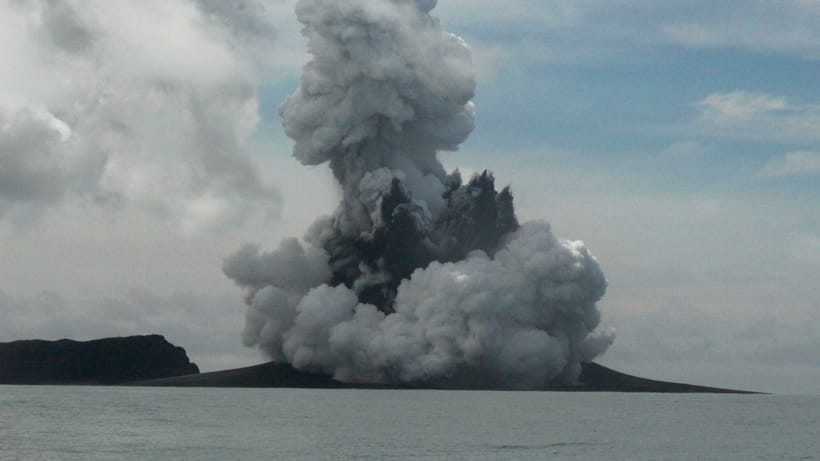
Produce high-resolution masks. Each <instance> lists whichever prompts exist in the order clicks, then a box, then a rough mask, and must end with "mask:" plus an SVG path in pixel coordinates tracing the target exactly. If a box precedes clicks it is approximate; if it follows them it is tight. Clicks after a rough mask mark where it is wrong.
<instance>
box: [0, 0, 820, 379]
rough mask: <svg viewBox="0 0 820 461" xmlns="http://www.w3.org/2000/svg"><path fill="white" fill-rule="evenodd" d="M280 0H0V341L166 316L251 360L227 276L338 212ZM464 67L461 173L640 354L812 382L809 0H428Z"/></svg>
mask: <svg viewBox="0 0 820 461" xmlns="http://www.w3.org/2000/svg"><path fill="white" fill-rule="evenodd" d="M294 3H295V2H294V1H291V0H286V1H280V0H267V1H254V0H237V1H233V2H223V1H219V0H146V1H143V2H125V1H122V2H120V1H103V0H87V1H71V0H0V62H2V65H0V341H11V340H15V339H23V338H44V339H59V338H63V337H68V338H74V339H92V338H97V337H104V336H114V335H128V334H147V333H161V334H164V335H165V336H166V337H167V338H168V339H169V340H170V341H171V342H173V343H175V344H178V345H181V346H183V347H185V348H186V350H187V351H188V354H189V356H190V357H191V358H192V360H193V361H195V362H196V363H198V364H199V365H200V367H201V368H202V369H203V370H206V371H207V370H216V369H221V368H225V367H235V366H242V365H248V364H254V363H259V362H261V361H263V360H264V357H263V356H262V355H261V354H260V353H259V352H258V351H255V350H252V349H247V348H244V347H243V346H242V345H241V342H240V332H241V329H242V325H243V323H244V320H243V315H244V306H243V302H242V292H241V290H240V289H239V288H237V287H235V286H234V285H233V284H232V282H231V281H230V280H229V279H228V278H227V277H225V276H224V275H223V274H222V271H221V264H222V260H223V258H224V257H226V256H228V255H229V254H231V253H234V252H235V251H236V250H237V249H238V248H240V247H241V246H242V245H243V244H244V243H246V242H255V243H259V244H260V245H261V246H263V247H265V248H273V247H275V246H276V245H278V242H279V241H280V240H281V239H282V238H283V237H287V236H301V235H302V234H303V233H304V231H305V230H306V229H307V227H308V226H309V225H310V223H311V222H312V221H313V220H314V218H315V217H316V216H317V215H320V214H323V213H330V212H332V210H333V209H334V208H335V206H336V205H337V203H338V200H339V191H338V190H336V186H335V185H334V182H333V181H332V179H331V177H330V173H329V170H328V169H327V166H326V165H325V166H316V167H305V166H302V165H301V164H299V162H297V161H296V160H295V159H293V158H292V156H291V149H292V142H291V141H290V140H289V139H288V138H287V137H286V136H285V135H284V132H283V130H282V127H281V120H280V118H279V115H278V107H279V104H280V103H281V102H282V100H283V99H284V98H285V97H287V96H288V95H289V94H291V93H292V92H293V91H294V90H295V89H296V87H297V86H298V81H299V75H300V68H301V66H302V64H303V63H304V62H305V61H306V59H307V54H306V47H305V43H304V41H303V39H302V37H301V36H300V34H299V29H300V26H299V24H298V22H297V21H296V19H295V15H294V14H293V7H294ZM438 3H439V4H438V6H437V8H436V9H435V10H434V11H433V14H434V15H435V16H437V17H438V18H439V19H440V21H441V22H442V24H443V26H444V27H445V28H446V29H447V30H449V31H451V32H453V33H455V34H457V35H460V36H462V37H464V38H465V40H467V42H468V43H469V44H470V45H471V47H472V51H473V61H474V65H475V70H476V74H477V79H478V89H477V94H476V97H475V103H476V127H475V131H474V132H473V133H472V135H471V136H470V138H469V139H468V140H467V141H466V142H465V143H464V144H463V145H462V147H461V149H460V150H459V151H458V152H447V153H442V154H441V155H440V158H441V160H442V161H443V163H444V164H445V166H446V167H448V168H451V169H452V168H456V167H458V168H460V170H461V171H462V172H463V173H471V172H481V171H483V170H484V169H489V170H491V171H493V172H494V174H495V176H496V178H497V182H499V183H500V184H510V185H511V187H512V190H513V193H514V194H515V200H516V204H517V210H518V214H519V218H520V219H521V220H522V221H523V220H530V219H543V220H546V221H549V222H550V223H551V225H552V228H553V230H554V232H555V233H556V234H557V235H558V236H560V237H564V238H570V239H579V240H583V241H584V242H585V243H586V244H587V246H588V247H589V248H590V250H591V251H592V252H593V253H594V254H595V256H596V257H597V258H598V261H599V262H600V264H601V266H602V268H603V269H604V272H605V274H606V276H607V279H608V282H609V287H608V290H607V293H606V295H605V296H604V298H603V300H602V301H601V302H600V303H599V307H600V309H601V311H602V313H603V324H604V325H606V326H612V327H614V328H615V329H616V331H617V337H616V339H615V343H614V344H613V345H612V346H611V348H610V349H609V351H608V352H607V353H606V354H605V355H604V356H602V357H601V358H600V359H599V361H600V362H601V363H603V364H605V365H608V366H611V367H613V368H616V369H618V370H621V371H624V372H628V373H632V374H637V375H640V376H646V377H651V378H656V379H665V380H678V381H686V382H693V383H698V384H705V385H714V386H725V387H735V388H744V389H753V390H762V391H772V392H778V393H790V394H792V393H794V394H806V393H811V394H818V393H820V326H818V322H817V320H818V319H819V318H820V283H818V281H820V279H818V274H820V135H818V133H820V92H818V90H817V87H818V85H817V82H818V75H819V74H820V29H818V28H817V27H816V25H817V24H818V23H820V2H818V1H816V0H793V1H788V2H774V1H740V0H727V1H723V2H707V1H677V0H673V1H667V2H651V1H641V0H634V1H621V0H614V1H609V2H593V1H573V2H569V1H549V0H508V1H505V2H504V7H503V8H499V7H498V2H496V1H490V0H440V1H439V2H438Z"/></svg>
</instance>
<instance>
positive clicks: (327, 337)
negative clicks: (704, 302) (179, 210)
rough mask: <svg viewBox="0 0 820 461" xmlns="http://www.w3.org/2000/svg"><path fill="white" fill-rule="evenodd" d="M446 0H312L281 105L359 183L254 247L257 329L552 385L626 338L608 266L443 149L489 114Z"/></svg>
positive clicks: (393, 379) (396, 362) (405, 366)
mask: <svg viewBox="0 0 820 461" xmlns="http://www.w3.org/2000/svg"><path fill="white" fill-rule="evenodd" d="M435 4H436V2H435V1H434V0H348V1H342V2H340V1H336V0H301V1H299V2H298V4H297V7H296V13H297V16H298V19H299V21H300V22H301V23H302V24H303V25H304V34H305V36H306V37H307V39H308V44H309V50H310V53H311V55H312V60H311V61H310V62H309V63H308V64H307V65H306V66H305V67H304V70H303V75H302V81H301V86H300V88H299V89H298V90H297V91H296V93H295V94H294V95H293V96H291V97H290V98H288V99H287V100H286V101H285V103H284V104H283V105H282V107H281V114H282V117H283V119H284V126H285V130H286V132H287V134H288V135H289V136H290V137H291V138H293V139H294V140H295V142H296V145H295V148H294V155H295V157H296V158H297V159H298V160H299V161H301V162H302V163H304V164H306V165H317V164H321V163H325V162H328V163H329V164H330V167H331V169H332V170H333V173H334V175H335V177H336V179H337V180H338V181H339V183H340V184H341V186H342V191H343V199H342V202H341V204H340V205H339V208H338V209H337V210H336V212H335V214H334V215H333V216H332V217H322V218H319V219H318V220H317V222H316V223H315V224H314V225H313V226H312V228H311V229H310V230H309V231H308V232H307V234H306V236H305V242H304V243H302V242H299V241H298V240H296V239H289V240H285V241H284V242H283V243H282V244H281V246H280V247H279V248H278V249H276V250H274V251H272V252H270V253H262V252H260V250H259V249H258V248H256V247H251V246H249V247H246V248H243V249H242V250H240V251H239V252H238V253H236V254H234V255H232V256H229V257H228V258H226V259H225V262H224V265H223V270H224V272H225V274H226V275H227V276H228V277H230V278H232V279H233V280H235V281H236V282H237V284H239V285H240V286H242V287H244V288H245V289H246V290H247V298H246V300H247V303H248V310H247V314H246V326H245V332H244V338H243V339H244V342H245V344H246V345H249V346H252V345H257V346H259V347H260V348H261V349H262V350H264V351H265V352H266V353H267V354H269V355H270V357H271V358H272V359H273V360H275V361H278V362H287V363H290V364H292V365H293V366H294V367H296V368H298V369H301V370H305V371H312V372H318V373H325V374H330V375H333V376H334V377H336V378H337V379H340V380H343V381H348V382H363V383H411V384H429V385H441V386H447V385H452V386H464V387H470V386H475V387H487V386H489V387H505V388H540V387H543V386H545V385H547V384H549V383H555V382H560V383H567V382H573V381H574V380H575V379H576V378H577V375H578V373H579V370H580V363H581V362H583V361H588V360H591V359H593V358H594V357H595V356H597V355H599V354H601V353H602V352H603V351H605V350H606V348H607V347H608V346H609V344H610V343H611V342H612V340H613V338H614V335H613V334H612V332H611V331H610V330H606V331H603V332H597V331H596V327H597V326H598V324H599V321H600V313H599V311H598V310H597V308H596V305H595V303H596V302H597V301H598V300H599V299H600V298H601V296H603V294H604V291H605V289H606V280H605V278H604V275H603V273H602V272H601V270H600V268H599V266H598V264H597V262H596V260H595V259H594V258H593V257H592V256H591V255H590V253H589V252H588V251H587V249H586V248H585V247H584V245H583V243H581V242H574V241H565V240H559V239H557V238H555V237H554V236H553V235H552V233H551V231H550V227H549V225H548V224H546V223H543V222H531V223H525V224H523V225H519V223H518V221H517V219H516V217H515V212H514V208H513V197H512V194H511V192H510V190H509V189H508V188H505V189H503V190H501V191H496V189H495V185H494V179H493V177H492V175H491V174H489V173H487V172H485V173H483V174H481V175H476V176H475V177H473V178H472V179H470V180H469V181H468V182H467V183H463V182H462V179H461V176H460V174H459V173H458V171H456V172H453V173H451V174H447V173H446V172H445V170H444V168H443V167H442V165H441V163H439V161H438V159H437V158H436V153H437V152H438V151H442V150H455V149H457V148H458V145H459V144H460V143H461V142H462V141H463V140H464V139H465V138H466V137H467V136H468V135H469V133H470V132H471V131H472V129H473V104H472V102H471V99H472V97H473V94H474V89H475V79H474V77H473V73H472V65H471V57H470V51H469V48H468V47H467V45H466V44H465V43H464V42H463V41H462V40H461V39H460V38H458V37H456V36H454V35H452V34H449V33H447V32H445V31H443V30H442V28H441V27H440V25H439V23H438V21H437V20H436V19H435V18H433V17H432V16H431V15H430V11H431V10H432V9H433V8H434V7H435Z"/></svg>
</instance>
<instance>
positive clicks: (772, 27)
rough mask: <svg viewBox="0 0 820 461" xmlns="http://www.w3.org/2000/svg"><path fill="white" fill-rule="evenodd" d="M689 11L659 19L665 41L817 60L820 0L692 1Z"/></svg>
mask: <svg viewBox="0 0 820 461" xmlns="http://www.w3.org/2000/svg"><path fill="white" fill-rule="evenodd" d="M680 3H683V2H680ZM689 3H690V4H692V2H689ZM690 11H691V14H689V15H686V16H681V17H673V18H670V20H667V21H663V26H662V28H661V30H662V34H663V37H664V39H665V40H668V41H670V42H672V43H676V44H680V45H683V46H687V47H692V48H739V49H747V50H753V51H757V52H767V53H771V52H778V53H785V54H792V55H797V56H800V57H803V58H808V59H820V29H818V27H817V24H818V23H820V3H818V2H817V1H815V0H797V1H788V2H776V1H753V2H748V1H729V2H720V3H715V2H705V3H704V2H700V3H697V2H696V3H694V4H692V9H691V10H690ZM707 11H708V14H703V13H706V12H707ZM699 12H700V13H701V14H697V13H699Z"/></svg>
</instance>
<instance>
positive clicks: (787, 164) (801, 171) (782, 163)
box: [759, 151, 820, 178]
mask: <svg viewBox="0 0 820 461" xmlns="http://www.w3.org/2000/svg"><path fill="white" fill-rule="evenodd" d="M759 175H760V176H761V177H764V178H770V177H784V176H811V175H820V152H816V151H796V152H789V153H787V154H784V155H783V156H780V157H776V158H773V159H771V160H770V161H769V163H767V164H766V165H765V166H764V167H763V168H762V169H761V170H760V172H759Z"/></svg>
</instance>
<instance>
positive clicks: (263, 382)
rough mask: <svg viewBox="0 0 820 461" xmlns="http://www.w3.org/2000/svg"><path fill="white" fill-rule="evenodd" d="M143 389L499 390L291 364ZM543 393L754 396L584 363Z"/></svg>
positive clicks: (174, 380)
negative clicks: (370, 378)
mask: <svg viewBox="0 0 820 461" xmlns="http://www.w3.org/2000/svg"><path fill="white" fill-rule="evenodd" d="M135 384H138V385H143V386H177V387H287V388H312V389H341V388H346V389H448V390H497V389H499V388H497V387H486V386H481V385H478V386H476V385H469V383H460V384H456V383H447V382H440V383H437V384H430V385H416V386H410V385H402V384H385V385H375V384H374V385H369V384H356V383H343V382H341V381H337V380H334V379H332V378H330V377H328V376H324V375H317V374H312V373H305V372H302V371H299V370H296V369H295V368H293V367H292V366H290V365H288V364H276V363H273V362H268V363H264V364H261V365H255V366H252V367H246V368H237V369H233V370H225V371H215V372H210V373H202V374H197V375H190V376H178V377H173V378H164V379H156V380H150V381H143V382H139V383H135ZM540 390H545V391H569V392H663V393H732V394H746V393H753V392H747V391H739V390H733V389H721V388H715V387H706V386H696V385H692V384H682V383H671V382H665V381H656V380H652V379H645V378H639V377H637V376H630V375H627V374H624V373H620V372H618V371H615V370H612V369H609V368H607V367H604V366H602V365H598V364H597V363H582V364H581V375H580V377H579V382H578V383H577V384H571V385H555V386H545V387H543V388H542V389H540Z"/></svg>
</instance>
